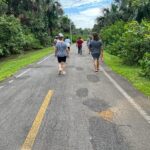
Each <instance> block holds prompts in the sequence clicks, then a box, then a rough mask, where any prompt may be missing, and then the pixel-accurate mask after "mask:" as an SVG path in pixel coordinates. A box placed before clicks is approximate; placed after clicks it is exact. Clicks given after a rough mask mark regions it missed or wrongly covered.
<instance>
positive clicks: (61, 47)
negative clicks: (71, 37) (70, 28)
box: [55, 33, 68, 75]
mask: <svg viewBox="0 0 150 150" xmlns="http://www.w3.org/2000/svg"><path fill="white" fill-rule="evenodd" d="M58 39H59V40H58V42H57V43H56V46H55V47H56V48H55V56H56V57H57V59H58V67H59V75H60V74H66V72H65V63H66V58H67V56H68V49H67V44H66V43H65V42H64V40H63V39H64V35H63V34H62V33H59V34H58Z"/></svg>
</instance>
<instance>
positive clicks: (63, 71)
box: [62, 62, 66, 74]
mask: <svg viewBox="0 0 150 150" xmlns="http://www.w3.org/2000/svg"><path fill="white" fill-rule="evenodd" d="M65 68H66V65H65V63H64V62H62V73H63V74H66V72H65Z"/></svg>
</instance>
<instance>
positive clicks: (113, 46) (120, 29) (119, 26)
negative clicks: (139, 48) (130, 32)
mask: <svg viewBox="0 0 150 150" xmlns="http://www.w3.org/2000/svg"><path fill="white" fill-rule="evenodd" d="M124 25H125V23H124V22H123V21H117V22H116V23H115V24H113V25H111V26H107V27H104V28H103V29H102V30H101V32H100V34H101V35H100V36H101V37H102V40H103V43H104V45H105V46H106V49H107V50H108V52H109V53H110V54H113V55H118V54H120V50H121V48H120V44H121V43H120V42H119V40H120V38H121V36H122V34H123V33H124V32H125V28H124Z"/></svg>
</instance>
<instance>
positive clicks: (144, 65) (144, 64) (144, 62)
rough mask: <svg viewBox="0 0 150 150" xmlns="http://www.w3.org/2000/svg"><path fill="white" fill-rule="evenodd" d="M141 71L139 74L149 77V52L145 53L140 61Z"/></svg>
mask: <svg viewBox="0 0 150 150" xmlns="http://www.w3.org/2000/svg"><path fill="white" fill-rule="evenodd" d="M140 64H141V67H142V71H141V73H140V74H141V75H142V76H144V77H146V78H148V79H150V53H145V55H144V57H143V59H142V60H141V61H140Z"/></svg>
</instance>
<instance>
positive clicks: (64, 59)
mask: <svg viewBox="0 0 150 150" xmlns="http://www.w3.org/2000/svg"><path fill="white" fill-rule="evenodd" d="M66 58H67V57H66V56H65V57H57V59H58V62H59V63H61V62H66Z"/></svg>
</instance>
